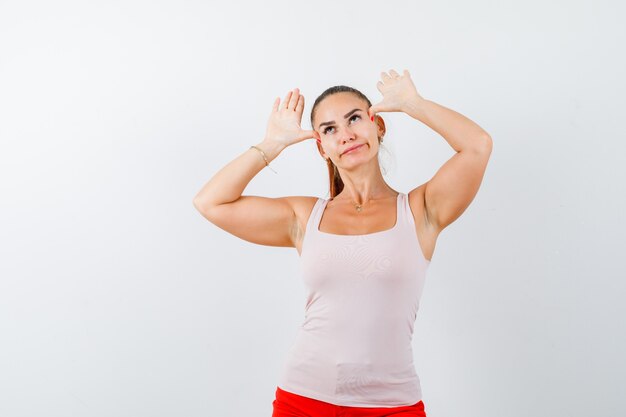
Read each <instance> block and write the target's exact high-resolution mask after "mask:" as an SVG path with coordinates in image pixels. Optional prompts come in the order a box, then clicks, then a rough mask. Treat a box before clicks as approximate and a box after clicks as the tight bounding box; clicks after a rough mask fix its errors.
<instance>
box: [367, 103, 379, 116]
mask: <svg viewBox="0 0 626 417" xmlns="http://www.w3.org/2000/svg"><path fill="white" fill-rule="evenodd" d="M379 111H380V103H376V104H374V105H373V106H370V108H369V109H368V110H367V114H368V115H369V117H370V119H371V118H372V116H376V113H378V112H379Z"/></svg>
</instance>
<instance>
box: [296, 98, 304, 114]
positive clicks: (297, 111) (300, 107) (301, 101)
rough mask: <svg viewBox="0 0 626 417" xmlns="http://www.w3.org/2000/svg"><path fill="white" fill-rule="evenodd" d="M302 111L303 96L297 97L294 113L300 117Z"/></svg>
mask: <svg viewBox="0 0 626 417" xmlns="http://www.w3.org/2000/svg"><path fill="white" fill-rule="evenodd" d="M303 110H304V96H300V97H298V104H296V113H297V114H298V117H300V116H302V111H303Z"/></svg>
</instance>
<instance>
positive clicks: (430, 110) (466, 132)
mask: <svg viewBox="0 0 626 417" xmlns="http://www.w3.org/2000/svg"><path fill="white" fill-rule="evenodd" d="M406 113H407V114H408V115H409V116H411V117H413V118H414V119H417V120H419V121H420V122H422V123H424V124H425V125H427V126H428V127H430V128H431V129H433V130H434V131H435V132H437V133H439V134H440V135H441V136H442V137H443V138H444V139H445V140H446V141H447V142H448V143H449V144H450V146H452V148H453V149H454V150H455V151H457V152H460V151H462V150H467V149H475V148H483V147H484V146H485V145H489V144H490V143H491V137H490V136H489V134H488V133H487V132H486V131H485V130H484V129H482V128H481V127H480V126H478V125H477V124H476V123H474V122H473V121H471V120H470V119H468V118H467V117H465V116H463V115H462V114H460V113H457V112H456V111H454V110H452V109H449V108H447V107H444V106H442V105H439V104H437V103H435V102H433V101H430V100H426V99H423V100H421V101H419V102H416V103H411V104H410V105H409V106H408V108H407V110H406Z"/></svg>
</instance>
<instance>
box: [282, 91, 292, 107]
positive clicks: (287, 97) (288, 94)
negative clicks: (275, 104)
mask: <svg viewBox="0 0 626 417" xmlns="http://www.w3.org/2000/svg"><path fill="white" fill-rule="evenodd" d="M290 97H291V91H289V92H288V93H287V95H286V96H285V100H284V101H283V109H286V108H287V107H288V106H289V98H290Z"/></svg>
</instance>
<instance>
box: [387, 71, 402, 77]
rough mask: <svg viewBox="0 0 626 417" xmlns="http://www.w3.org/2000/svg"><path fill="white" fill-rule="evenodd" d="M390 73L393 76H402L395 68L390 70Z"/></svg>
mask: <svg viewBox="0 0 626 417" xmlns="http://www.w3.org/2000/svg"><path fill="white" fill-rule="evenodd" d="M389 74H391V76H392V77H393V78H398V77H399V76H400V74H398V73H397V72H396V71H395V70H389Z"/></svg>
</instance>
